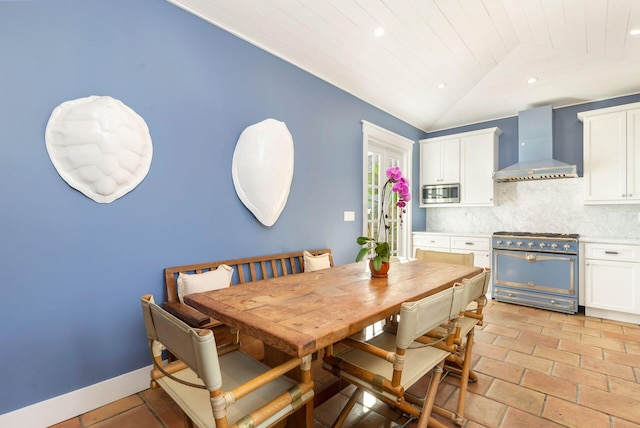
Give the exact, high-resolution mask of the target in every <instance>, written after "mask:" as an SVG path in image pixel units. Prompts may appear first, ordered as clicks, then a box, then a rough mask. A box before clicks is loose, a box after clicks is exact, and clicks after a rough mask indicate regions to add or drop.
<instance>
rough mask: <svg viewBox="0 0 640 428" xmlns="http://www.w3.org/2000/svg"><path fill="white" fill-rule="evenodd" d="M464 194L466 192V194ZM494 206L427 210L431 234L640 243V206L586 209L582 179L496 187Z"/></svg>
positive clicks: (532, 182)
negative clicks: (563, 236) (568, 236)
mask: <svg viewBox="0 0 640 428" xmlns="http://www.w3.org/2000/svg"><path fill="white" fill-rule="evenodd" d="M462 190H463V191H464V189H462ZM495 197H496V201H495V202H496V204H495V206H493V207H447V208H427V209H426V210H427V215H426V217H427V224H426V231H427V232H447V233H473V234H486V235H490V234H491V233H493V232H496V231H501V230H504V231H512V232H547V233H578V234H580V235H581V236H589V237H605V238H625V239H640V222H639V221H638V213H640V204H635V205H584V179H583V178H582V177H579V178H568V179H557V180H539V181H519V182H513V183H495Z"/></svg>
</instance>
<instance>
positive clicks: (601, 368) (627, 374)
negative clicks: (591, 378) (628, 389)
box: [580, 356, 635, 381]
mask: <svg viewBox="0 0 640 428" xmlns="http://www.w3.org/2000/svg"><path fill="white" fill-rule="evenodd" d="M580 364H581V367H582V368H584V369H588V370H593V371H594V372H600V373H604V374H607V375H609V376H616V377H620V378H622V379H627V380H633V381H635V374H634V372H633V370H632V369H631V367H629V366H623V365H622V364H618V363H612V362H610V361H604V360H599V359H597V358H591V357H587V356H583V357H582V361H581V363H580Z"/></svg>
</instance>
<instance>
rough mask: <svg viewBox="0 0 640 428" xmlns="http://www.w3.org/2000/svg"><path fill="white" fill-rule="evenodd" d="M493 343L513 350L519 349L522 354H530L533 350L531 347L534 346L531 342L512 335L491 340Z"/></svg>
mask: <svg viewBox="0 0 640 428" xmlns="http://www.w3.org/2000/svg"><path fill="white" fill-rule="evenodd" d="M493 345H495V346H500V347H503V348H507V349H511V350H513V351H519V352H522V353H524V354H531V353H532V352H533V348H535V346H536V345H535V344H533V343H529V342H523V341H521V340H518V339H514V338H512V337H504V336H500V337H498V338H497V339H496V340H495V342H493Z"/></svg>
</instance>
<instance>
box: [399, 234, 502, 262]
mask: <svg viewBox="0 0 640 428" xmlns="http://www.w3.org/2000/svg"><path fill="white" fill-rule="evenodd" d="M412 235H413V255H414V257H415V255H416V249H417V248H420V249H422V250H431V251H443V252H445V253H473V256H474V257H473V264H474V265H475V266H478V267H490V266H491V237H490V236H484V235H469V236H464V235H448V234H443V233H428V232H414V233H413V234H412Z"/></svg>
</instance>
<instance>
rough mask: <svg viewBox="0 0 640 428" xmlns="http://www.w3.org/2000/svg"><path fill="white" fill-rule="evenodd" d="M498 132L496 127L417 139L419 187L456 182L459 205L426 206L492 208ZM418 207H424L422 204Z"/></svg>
mask: <svg viewBox="0 0 640 428" xmlns="http://www.w3.org/2000/svg"><path fill="white" fill-rule="evenodd" d="M501 133H502V131H501V130H500V128H488V129H481V130H477V131H470V132H463V133H459V134H451V135H447V136H443V137H436V138H428V139H425V140H420V188H421V189H422V186H424V185H433V184H436V185H438V184H451V183H460V203H450V204H433V205H429V206H430V207H459V206H461V205H464V206H491V205H493V199H494V187H493V172H494V171H495V170H496V169H497V166H498V138H499V136H500V134H501ZM420 206H421V207H426V205H425V204H422V201H420Z"/></svg>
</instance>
